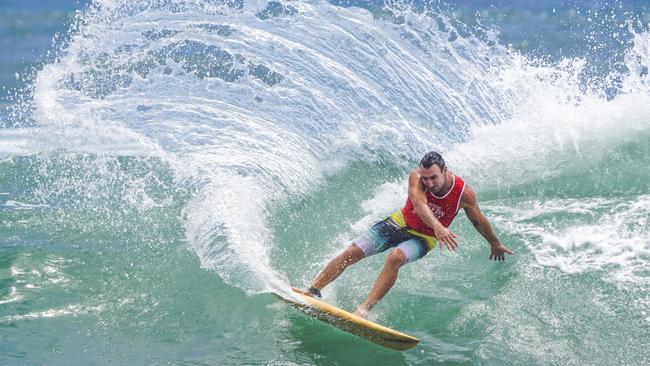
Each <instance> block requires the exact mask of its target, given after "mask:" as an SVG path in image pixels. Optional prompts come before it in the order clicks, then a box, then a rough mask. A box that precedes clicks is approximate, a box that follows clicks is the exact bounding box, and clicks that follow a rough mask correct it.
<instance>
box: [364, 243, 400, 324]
mask: <svg viewBox="0 0 650 366" xmlns="http://www.w3.org/2000/svg"><path fill="white" fill-rule="evenodd" d="M406 259H407V257H406V254H405V253H404V252H403V251H402V250H401V249H399V248H395V249H394V250H393V251H392V252H390V254H389V255H388V257H387V258H386V264H384V269H383V270H382V271H381V273H380V274H379V277H377V280H376V281H375V285H374V286H373V288H372V291H371V292H370V295H368V298H367V299H366V301H364V302H363V304H361V305H359V308H358V309H357V311H356V314H357V315H361V316H364V317H365V316H366V315H367V313H368V312H369V311H370V310H372V308H373V307H374V306H375V304H377V303H378V302H379V300H381V299H382V298H383V297H384V295H386V293H388V290H390V288H391V287H393V285H394V284H395V281H396V280H397V272H399V269H400V267H402V266H403V265H404V264H406Z"/></svg>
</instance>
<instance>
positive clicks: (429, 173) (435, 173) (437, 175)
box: [420, 164, 446, 193]
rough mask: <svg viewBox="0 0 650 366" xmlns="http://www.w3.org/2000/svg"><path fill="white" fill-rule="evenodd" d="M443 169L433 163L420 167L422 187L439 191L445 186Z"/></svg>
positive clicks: (434, 191) (435, 191)
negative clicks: (429, 165) (428, 166)
mask: <svg viewBox="0 0 650 366" xmlns="http://www.w3.org/2000/svg"><path fill="white" fill-rule="evenodd" d="M445 170H446V169H444V170H440V167H439V166H437V165H436V164H433V165H432V166H431V167H430V168H423V167H420V180H421V181H422V184H424V187H425V188H426V189H428V190H429V191H431V192H433V193H437V192H440V191H441V190H442V188H443V187H444V186H445Z"/></svg>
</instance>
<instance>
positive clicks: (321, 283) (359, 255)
mask: <svg viewBox="0 0 650 366" xmlns="http://www.w3.org/2000/svg"><path fill="white" fill-rule="evenodd" d="M363 257H365V254H364V252H363V250H361V248H359V246H357V245H356V244H354V243H353V244H352V245H350V246H349V247H348V248H347V249H346V250H345V251H343V253H341V254H339V255H337V256H336V257H334V259H332V260H331V261H330V262H329V263H327V265H326V266H325V268H323V270H322V271H321V273H320V274H318V276H317V277H316V279H315V280H314V283H313V284H312V287H314V288H315V289H317V290H319V291H320V290H322V289H323V288H324V287H325V286H327V285H328V284H329V283H330V282H332V281H334V280H335V279H337V278H338V277H339V276H340V275H341V273H343V271H345V269H346V268H347V267H348V266H350V265H352V264H354V263H357V262H358V261H360V260H361V259H363Z"/></svg>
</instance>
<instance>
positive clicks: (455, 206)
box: [402, 176, 465, 236]
mask: <svg viewBox="0 0 650 366" xmlns="http://www.w3.org/2000/svg"><path fill="white" fill-rule="evenodd" d="M464 190H465V182H464V181H463V180H462V179H461V178H460V177H459V176H455V178H454V183H453V184H452V186H451V189H450V190H449V192H447V193H446V194H445V195H444V196H442V197H436V196H435V195H434V194H433V193H431V192H429V191H427V205H428V206H429V209H430V210H431V213H433V216H434V217H435V218H436V219H438V221H440V223H441V224H442V225H443V226H444V227H449V225H451V222H452V221H453V220H454V218H455V217H456V214H457V213H458V210H459V208H460V199H461V197H462V196H463V191H464ZM402 214H403V215H404V220H405V221H406V225H407V226H408V227H409V228H411V229H413V230H415V231H418V232H421V233H423V234H426V235H430V236H435V233H434V231H433V229H432V228H430V227H429V226H427V224H425V223H424V221H422V219H421V218H420V216H418V214H417V213H416V212H415V207H414V206H413V202H411V199H410V198H408V197H407V198H406V204H405V205H404V208H402Z"/></svg>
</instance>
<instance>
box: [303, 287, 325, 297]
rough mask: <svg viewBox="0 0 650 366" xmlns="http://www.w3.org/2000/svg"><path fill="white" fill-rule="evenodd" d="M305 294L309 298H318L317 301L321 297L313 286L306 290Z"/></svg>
mask: <svg viewBox="0 0 650 366" xmlns="http://www.w3.org/2000/svg"><path fill="white" fill-rule="evenodd" d="M307 292H308V293H309V294H310V296H311V297H318V298H319V299H320V298H322V297H323V296H322V295H321V293H320V290H319V289H317V288H316V287H314V286H311V287H310V288H308V289H307Z"/></svg>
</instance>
